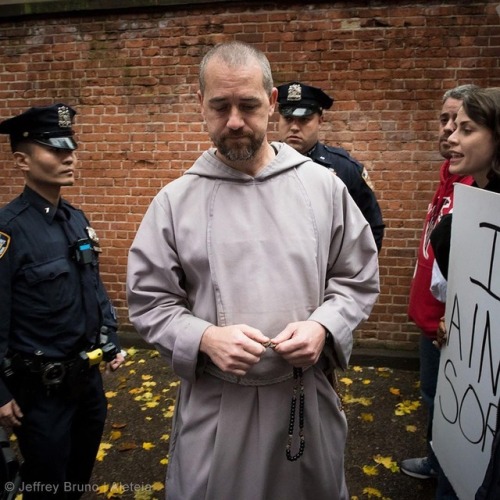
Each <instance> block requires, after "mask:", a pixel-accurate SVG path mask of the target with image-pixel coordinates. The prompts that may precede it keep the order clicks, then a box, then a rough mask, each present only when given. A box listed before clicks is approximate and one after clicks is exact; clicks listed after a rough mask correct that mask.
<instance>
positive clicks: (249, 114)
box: [198, 57, 277, 166]
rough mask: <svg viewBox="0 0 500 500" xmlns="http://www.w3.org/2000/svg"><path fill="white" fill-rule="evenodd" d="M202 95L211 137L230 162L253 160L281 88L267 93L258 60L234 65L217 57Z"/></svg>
mask: <svg viewBox="0 0 500 500" xmlns="http://www.w3.org/2000/svg"><path fill="white" fill-rule="evenodd" d="M198 96H199V99H200V103H201V112H202V115H203V117H204V118H205V121H206V124H207V130H208V134H209V136H210V139H211V140H212V142H213V143H214V145H215V147H216V148H217V154H218V155H221V156H222V157H223V158H224V159H225V160H226V163H227V164H229V165H230V166H234V164H235V163H239V162H251V160H253V159H254V158H255V157H256V156H258V155H259V154H260V153H261V152H262V151H263V145H264V141H265V139H266V135H267V125H268V122H269V118H270V116H271V115H272V114H273V112H274V106H275V104H276V98H277V90H276V89H273V92H272V94H271V96H268V95H267V93H266V91H265V89H264V86H263V83H262V70H261V68H260V66H259V64H258V63H257V62H253V61H252V62H251V63H249V64H247V65H245V66H240V67H237V68H233V67H228V66H227V65H226V64H225V63H224V62H222V61H221V60H220V59H219V58H217V57H214V58H213V59H212V60H210V61H209V62H208V65H207V67H206V70H205V93H204V95H201V93H198Z"/></svg>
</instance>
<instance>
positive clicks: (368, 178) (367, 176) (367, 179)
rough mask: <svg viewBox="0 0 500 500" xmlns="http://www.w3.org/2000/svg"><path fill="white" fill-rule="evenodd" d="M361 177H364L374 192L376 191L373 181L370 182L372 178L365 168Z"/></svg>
mask: <svg viewBox="0 0 500 500" xmlns="http://www.w3.org/2000/svg"><path fill="white" fill-rule="evenodd" d="M361 177H363V179H364V181H365V182H366V184H367V185H368V187H369V188H370V189H371V190H372V191H374V189H373V184H372V181H371V180H370V176H369V175H368V171H367V170H366V168H363V172H362V173H361Z"/></svg>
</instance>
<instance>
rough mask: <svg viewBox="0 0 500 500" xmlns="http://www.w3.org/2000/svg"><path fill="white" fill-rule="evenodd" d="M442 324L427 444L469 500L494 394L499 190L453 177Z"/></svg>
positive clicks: (498, 361)
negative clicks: (442, 343)
mask: <svg viewBox="0 0 500 500" xmlns="http://www.w3.org/2000/svg"><path fill="white" fill-rule="evenodd" d="M446 327H447V332H448V339H447V343H446V345H445V346H444V347H443V348H442V350H441V360H440V366H439V376H438V384H437V391H436V398H435V400H434V423H433V431H432V438H433V447H434V451H435V453H436V455H437V457H438V460H439V463H440V464H441V467H442V468H443V470H444V471H445V473H446V475H447V477H448V479H449V480H450V482H451V484H452V485H453V487H454V489H455V491H456V493H457V495H458V497H459V498H460V499H461V500H472V499H474V495H475V493H476V491H477V489H478V488H479V486H480V485H481V483H482V481H483V478H484V474H485V472H486V467H487V465H488V461H489V458H490V452H491V444H492V441H493V436H494V433H495V425H496V414H497V405H498V400H499V396H500V390H499V389H500V388H499V378H500V377H499V370H500V195H499V194H495V193H491V192H488V191H484V190H482V189H478V188H473V187H470V186H464V185H463V184H458V185H455V201H454V209H453V224H452V236H451V252H450V267H449V272H448V291H447V296H446Z"/></svg>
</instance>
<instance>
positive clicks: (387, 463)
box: [373, 455, 399, 472]
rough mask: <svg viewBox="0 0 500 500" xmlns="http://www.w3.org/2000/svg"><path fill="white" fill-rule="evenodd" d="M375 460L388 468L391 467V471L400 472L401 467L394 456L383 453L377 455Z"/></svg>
mask: <svg viewBox="0 0 500 500" xmlns="http://www.w3.org/2000/svg"><path fill="white" fill-rule="evenodd" d="M373 460H374V461H375V463H377V464H381V465H383V466H384V467H385V468H386V469H389V470H390V471H391V472H399V467H398V464H397V463H396V462H394V461H393V460H392V457H383V456H382V455H375V456H374V457H373Z"/></svg>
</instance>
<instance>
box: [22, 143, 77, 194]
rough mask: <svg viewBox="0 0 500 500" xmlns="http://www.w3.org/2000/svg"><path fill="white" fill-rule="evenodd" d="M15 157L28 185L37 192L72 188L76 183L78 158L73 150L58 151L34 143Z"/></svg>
mask: <svg viewBox="0 0 500 500" xmlns="http://www.w3.org/2000/svg"><path fill="white" fill-rule="evenodd" d="M14 157H15V159H16V162H17V165H18V166H19V167H20V168H21V170H22V171H23V172H24V176H25V179H26V184H27V185H28V186H29V187H31V188H32V189H33V190H35V191H37V192H43V191H45V190H46V189H47V188H54V187H62V186H72V185H73V184H74V182H75V169H76V164H77V158H76V153H75V151H73V150H71V149H56V148H51V147H49V146H42V145H41V144H36V143H33V144H30V145H29V146H28V147H27V148H26V149H25V150H24V152H16V153H14Z"/></svg>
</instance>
